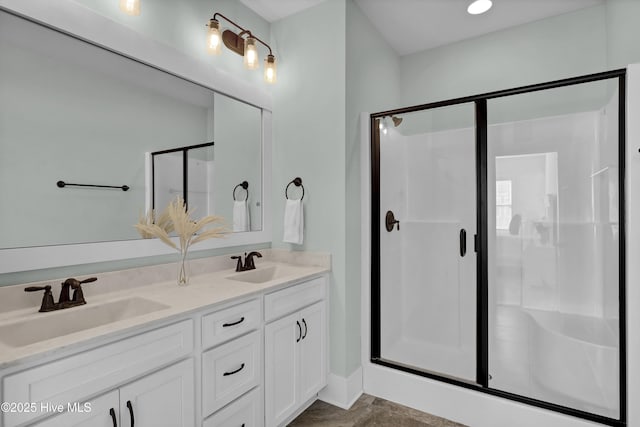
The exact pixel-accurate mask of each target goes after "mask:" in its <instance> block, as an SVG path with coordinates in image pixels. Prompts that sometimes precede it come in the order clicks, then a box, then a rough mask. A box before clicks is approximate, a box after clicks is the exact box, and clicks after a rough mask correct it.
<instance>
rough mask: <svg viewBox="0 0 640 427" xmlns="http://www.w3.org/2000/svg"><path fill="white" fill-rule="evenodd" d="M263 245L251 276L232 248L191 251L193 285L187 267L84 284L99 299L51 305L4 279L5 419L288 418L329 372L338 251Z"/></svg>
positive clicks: (171, 423)
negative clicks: (195, 256) (183, 271)
mask: <svg viewBox="0 0 640 427" xmlns="http://www.w3.org/2000/svg"><path fill="white" fill-rule="evenodd" d="M262 252H263V253H264V258H263V260H260V261H261V262H258V263H256V264H257V268H256V269H255V270H252V271H248V272H242V273H236V272H235V271H234V269H233V268H231V267H232V265H233V261H231V260H229V259H228V258H229V257H228V256H224V257H215V258H206V259H200V260H196V261H192V264H193V268H194V270H198V271H200V273H199V274H196V275H194V276H193V277H192V278H191V284H190V285H189V286H187V287H180V288H179V287H177V285H176V284H175V280H174V277H173V275H174V270H175V265H165V266H154V267H145V268H140V269H132V270H124V271H121V272H114V273H106V274H104V275H98V281H97V282H95V283H92V284H87V285H84V293H85V296H86V299H87V305H84V306H80V307H73V308H68V309H64V310H58V311H53V312H49V313H39V312H38V309H39V297H40V296H41V295H40V294H38V295H32V294H25V293H24V292H23V289H24V287H25V286H24V285H16V286H8V287H1V288H0V299H2V300H3V301H7V302H8V301H12V303H13V305H14V310H6V308H7V307H6V306H7V305H8V303H7V304H4V305H2V308H3V309H4V311H3V312H0V330H2V331H3V332H2V334H0V378H1V384H2V388H1V390H2V401H3V402H8V403H10V405H12V406H11V407H9V408H3V412H2V421H1V422H0V424H1V425H2V426H4V427H18V426H27V425H29V426H31V425H34V426H38V427H54V426H56V427H57V426H59V427H69V426H91V427H93V426H96V427H98V426H100V427H102V426H109V427H111V426H134V425H135V426H136V427H144V426H148V427H161V426H167V427H192V426H203V427H214V426H215V427H218V426H229V427H239V426H245V427H253V426H279V425H283V424H285V423H287V422H288V421H290V420H291V419H292V418H293V417H294V416H296V415H297V414H298V413H299V412H301V411H302V410H303V409H304V408H306V407H307V406H308V405H309V404H310V403H311V402H313V400H315V398H316V395H317V393H318V391H320V390H321V389H322V388H323V387H324V386H325V385H326V382H327V370H328V369H327V368H328V367H327V342H328V340H327V330H328V323H327V306H328V286H327V283H328V281H327V273H328V271H329V268H330V265H329V264H330V261H329V257H328V256H324V255H320V256H318V255H310V254H304V253H298V256H297V257H296V260H297V262H295V263H292V262H291V261H292V260H293V259H292V258H290V256H289V255H293V254H290V253H288V252H285V251H278V250H270V249H267V250H263V251H262ZM207 270H208V271H207ZM163 275H167V276H166V278H167V279H168V278H171V280H158V278H157V277H159V276H160V277H161V276H163ZM47 283H48V284H51V285H54V286H52V287H53V290H54V295H55V296H56V297H57V291H58V285H56V284H54V283H51V282H47ZM16 305H17V307H16ZM120 307H124V308H120ZM105 313H109V315H111V316H112V318H111V319H109V315H107V314H105ZM70 315H73V317H69V316H70ZM96 318H97V319H98V320H99V322H101V323H102V324H99V325H97V324H96V322H98V321H97V320H96ZM60 319H62V320H60ZM92 322H93V323H92ZM32 332H33V333H32ZM34 337H35V338H34ZM34 339H35V340H36V341H34ZM5 409H6V410H5ZM60 412H62V413H60Z"/></svg>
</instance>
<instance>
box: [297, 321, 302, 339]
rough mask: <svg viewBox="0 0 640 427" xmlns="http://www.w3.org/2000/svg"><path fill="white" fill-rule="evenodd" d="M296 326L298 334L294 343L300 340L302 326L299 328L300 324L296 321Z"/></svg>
mask: <svg viewBox="0 0 640 427" xmlns="http://www.w3.org/2000/svg"><path fill="white" fill-rule="evenodd" d="M296 325H298V332H299V333H300V334H299V335H298V338H296V342H300V340H301V339H302V326H300V322H298V321H297V320H296Z"/></svg>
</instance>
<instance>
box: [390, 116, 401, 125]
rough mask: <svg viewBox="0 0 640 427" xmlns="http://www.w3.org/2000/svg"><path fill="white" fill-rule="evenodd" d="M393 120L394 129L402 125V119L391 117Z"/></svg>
mask: <svg viewBox="0 0 640 427" xmlns="http://www.w3.org/2000/svg"><path fill="white" fill-rule="evenodd" d="M391 120H393V126H394V127H398V126H400V123H402V117H396V116H391Z"/></svg>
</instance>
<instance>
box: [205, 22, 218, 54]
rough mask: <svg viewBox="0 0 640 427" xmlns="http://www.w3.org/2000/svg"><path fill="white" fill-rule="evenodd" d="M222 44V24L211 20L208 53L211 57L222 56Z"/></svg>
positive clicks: (208, 34) (208, 33) (208, 32)
mask: <svg viewBox="0 0 640 427" xmlns="http://www.w3.org/2000/svg"><path fill="white" fill-rule="evenodd" d="M221 42H222V37H220V24H219V23H218V21H216V20H215V19H211V20H209V30H208V31H207V52H209V54H211V55H220V52H221V47H222V43H221Z"/></svg>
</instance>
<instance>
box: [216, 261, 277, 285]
mask: <svg viewBox="0 0 640 427" xmlns="http://www.w3.org/2000/svg"><path fill="white" fill-rule="evenodd" d="M288 273H290V271H289V270H288V269H286V268H283V267H281V266H279V265H271V266H269V267H262V268H256V269H255V270H250V271H245V272H242V273H237V274H233V275H231V276H227V279H231V280H237V281H238V282H249V283H265V282H268V281H270V280H273V279H277V278H279V277H283V276H285V275H287V274H288Z"/></svg>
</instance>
